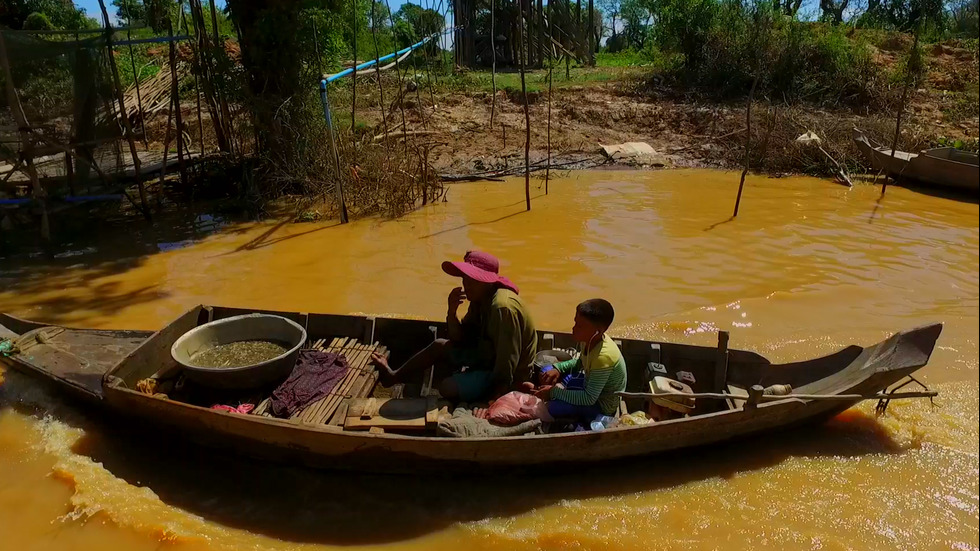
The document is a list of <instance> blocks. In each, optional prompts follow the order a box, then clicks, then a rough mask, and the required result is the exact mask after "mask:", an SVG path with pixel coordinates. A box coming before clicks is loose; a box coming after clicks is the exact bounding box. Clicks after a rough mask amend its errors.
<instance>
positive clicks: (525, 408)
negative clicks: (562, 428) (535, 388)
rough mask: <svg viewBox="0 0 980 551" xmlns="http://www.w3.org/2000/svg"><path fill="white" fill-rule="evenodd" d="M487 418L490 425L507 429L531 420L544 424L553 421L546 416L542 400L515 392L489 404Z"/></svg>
mask: <svg viewBox="0 0 980 551" xmlns="http://www.w3.org/2000/svg"><path fill="white" fill-rule="evenodd" d="M487 418H488V419H490V422H491V423H494V424H496V425H503V426H507V427H509V426H512V425H516V424H518V423H523V422H524V421H529V420H531V419H541V420H542V421H544V422H546V423H550V422H551V421H553V420H554V419H552V417H551V415H549V414H548V404H547V403H546V402H545V401H544V400H542V399H541V398H538V397H537V396H534V395H531V394H524V393H523V392H517V391H514V392H508V393H507V394H504V395H503V396H501V397H500V398H498V399H497V400H496V401H494V403H492V404H490V409H489V410H488V412H487Z"/></svg>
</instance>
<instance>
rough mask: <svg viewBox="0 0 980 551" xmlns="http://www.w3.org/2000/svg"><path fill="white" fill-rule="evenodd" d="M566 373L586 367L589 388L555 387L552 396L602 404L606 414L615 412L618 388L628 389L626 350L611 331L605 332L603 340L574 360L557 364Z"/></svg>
mask: <svg viewBox="0 0 980 551" xmlns="http://www.w3.org/2000/svg"><path fill="white" fill-rule="evenodd" d="M555 369H557V370H558V371H559V373H561V374H562V375H567V374H568V373H577V372H579V371H585V390H567V389H565V388H562V387H558V386H556V387H554V388H552V389H551V399H552V400H562V401H564V402H568V403H569V404H574V405H577V406H591V405H593V404H598V405H599V409H601V410H602V412H603V413H605V414H606V415H615V413H616V410H617V409H619V396H616V393H617V392H622V391H624V390H626V361H625V360H623V353H622V352H620V351H619V347H618V346H616V343H615V342H613V340H612V338H610V337H609V335H603V336H602V343H601V344H600V345H599V346H595V347H593V348H592V350H589V353H588V354H583V355H581V356H579V357H578V358H576V359H574V360H568V361H567V362H560V363H557V364H555Z"/></svg>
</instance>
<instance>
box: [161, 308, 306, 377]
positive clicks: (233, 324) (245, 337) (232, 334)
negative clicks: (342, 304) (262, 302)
mask: <svg viewBox="0 0 980 551" xmlns="http://www.w3.org/2000/svg"><path fill="white" fill-rule="evenodd" d="M251 340H274V341H279V342H283V343H286V344H287V345H289V347H290V348H289V350H287V351H286V352H284V353H283V354H281V355H279V356H276V357H275V358H272V359H270V360H266V361H264V362H260V363H257V364H252V365H246V366H242V367H200V366H196V365H194V364H192V363H191V358H192V357H193V356H194V355H195V354H197V353H198V352H201V351H203V350H207V349H209V348H213V347H215V346H218V345H222V344H228V343H232V342H237V341H251ZM305 342H306V330H305V329H303V327H302V326H300V325H299V324H298V323H296V322H294V321H291V320H288V319H286V318H284V317H281V316H272V315H269V314H247V315H244V316H234V317H231V318H225V319H222V320H218V321H212V322H211V323H206V324H204V325H201V326H200V327H195V328H194V329H191V330H190V331H188V332H186V333H184V334H183V335H181V337H180V338H179V339H177V341H176V342H174V345H173V346H172V347H171V348H170V355H171V356H173V359H174V361H176V362H177V363H179V364H180V365H181V366H183V368H184V375H185V376H186V377H187V378H188V379H190V380H192V381H194V382H197V383H200V384H202V385H205V386H209V387H212V388H228V389H246V388H256V387H261V386H264V385H267V384H271V383H274V382H277V381H282V380H285V379H286V378H287V377H288V376H289V374H290V373H291V372H292V370H293V366H295V365H296V357H297V356H299V350H300V348H301V347H302V346H303V343H305Z"/></svg>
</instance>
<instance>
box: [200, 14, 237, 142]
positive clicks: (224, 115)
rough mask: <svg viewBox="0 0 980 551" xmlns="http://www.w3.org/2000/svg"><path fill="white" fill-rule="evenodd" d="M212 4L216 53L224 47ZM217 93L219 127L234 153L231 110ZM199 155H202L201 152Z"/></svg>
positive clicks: (222, 95) (222, 96)
mask: <svg viewBox="0 0 980 551" xmlns="http://www.w3.org/2000/svg"><path fill="white" fill-rule="evenodd" d="M214 2H215V0H211V1H210V5H211V27H212V28H213V29H214V45H215V50H216V51H217V49H218V48H222V49H223V48H224V47H225V43H224V40H221V33H220V32H218V13H217V8H215V5H214ZM217 93H218V108H219V109H220V110H221V127H222V129H223V131H224V134H225V137H226V140H227V142H228V150H229V151H231V152H234V150H235V144H234V143H233V142H232V134H231V124H232V120H231V110H230V109H228V100H227V99H226V98H225V93H224V92H223V91H222V90H221V89H220V88H218V89H217ZM202 149H203V148H202ZM201 153H203V151H202V152H201Z"/></svg>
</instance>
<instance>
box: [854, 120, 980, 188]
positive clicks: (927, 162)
mask: <svg viewBox="0 0 980 551" xmlns="http://www.w3.org/2000/svg"><path fill="white" fill-rule="evenodd" d="M853 139H854V143H855V145H857V148H858V149H859V150H860V151H861V153H862V154H863V155H864V156H865V157H866V158H867V159H868V162H870V163H871V166H872V168H874V169H875V170H880V171H884V172H886V173H888V174H889V175H890V176H893V177H895V178H897V179H902V178H907V179H911V180H916V181H918V182H920V183H923V184H926V185H932V186H939V187H943V188H949V189H956V190H959V191H964V192H969V193H973V194H976V193H977V192H978V191H980V165H978V157H977V155H976V154H973V153H966V152H964V151H959V150H957V149H955V148H952V147H939V148H934V149H926V150H923V151H921V152H919V153H909V152H906V151H897V150H896V151H895V152H894V155H893V154H892V150H891V149H888V148H884V147H875V146H873V145H871V142H869V141H868V138H867V137H866V136H865V135H864V134H863V133H861V131H859V130H857V129H855V130H854V136H853Z"/></svg>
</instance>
